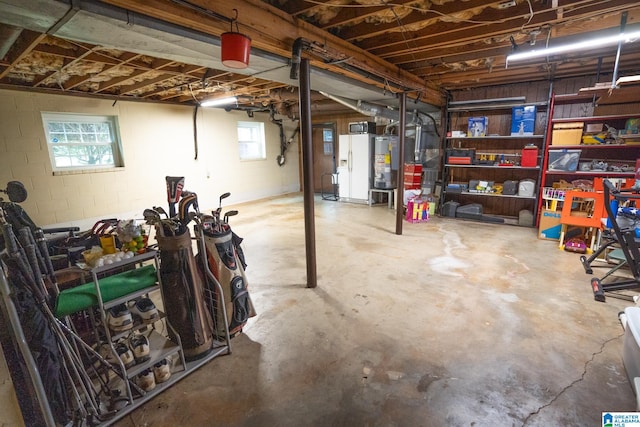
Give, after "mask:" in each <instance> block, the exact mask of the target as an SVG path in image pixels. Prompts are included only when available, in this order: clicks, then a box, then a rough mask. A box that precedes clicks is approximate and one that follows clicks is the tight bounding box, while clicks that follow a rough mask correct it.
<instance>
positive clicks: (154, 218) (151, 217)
mask: <svg viewBox="0 0 640 427" xmlns="http://www.w3.org/2000/svg"><path fill="white" fill-rule="evenodd" d="M142 216H143V217H144V220H145V221H146V222H147V224H151V225H153V224H156V223H158V222H160V220H161V218H160V214H159V213H158V212H157V211H155V210H154V209H145V210H144V212H142Z"/></svg>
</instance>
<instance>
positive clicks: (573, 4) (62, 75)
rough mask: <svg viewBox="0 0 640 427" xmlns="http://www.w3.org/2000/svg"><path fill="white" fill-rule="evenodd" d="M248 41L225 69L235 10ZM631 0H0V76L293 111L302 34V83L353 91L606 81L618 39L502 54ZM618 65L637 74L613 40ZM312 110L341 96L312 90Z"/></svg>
mask: <svg viewBox="0 0 640 427" xmlns="http://www.w3.org/2000/svg"><path fill="white" fill-rule="evenodd" d="M235 16H237V20H236V21H234V24H237V28H238V29H239V31H240V32H242V33H244V34H247V35H248V36H250V37H251V39H252V52H251V60H250V64H249V67H248V68H246V69H243V70H234V69H230V68H226V67H224V66H223V65H222V63H221V61H220V35H221V34H222V33H223V32H226V31H229V30H230V28H231V20H232V18H234V17H235ZM639 19H640V3H638V2H637V1H585V0H581V1H580V0H565V1H562V0H530V1H526V0H514V1H496V2H493V1H480V0H467V1H459V0H457V1H454V0H432V1H428V0H412V1H407V0H397V1H394V2H393V3H390V2H383V1H381V0H356V1H351V0H306V1H284V0H268V1H267V0H265V1H260V0H216V1H209V0H156V1H154V2H148V1H145V0H104V1H98V0H89V1H76V0H74V1H73V2H72V1H71V0H68V1H58V0H31V1H29V2H24V1H22V0H0V58H2V59H1V60H0V87H1V88H17V89H26V90H34V91H42V92H53V93H67V94H80V95H92V96H100V97H107V98H114V99H132V100H142V101H152V102H170V103H180V104H188V105H196V104H197V103H198V102H200V101H202V100H203V99H207V98H211V97H222V96H229V95H236V96H238V98H239V101H238V106H239V107H241V108H247V109H254V108H255V109H261V108H276V109H277V111H278V112H280V113H281V114H286V115H295V111H296V110H297V105H296V104H297V99H298V95H297V85H298V81H297V80H295V79H291V77H290V68H291V65H290V60H291V57H292V46H293V45H294V41H295V40H296V39H300V40H304V41H305V43H306V44H305V47H306V49H304V50H303V52H302V54H303V57H307V58H309V59H310V61H311V65H312V70H313V74H312V78H311V84H312V89H314V91H323V92H326V93H330V94H333V95H338V96H341V97H343V98H346V99H350V100H354V101H357V100H362V101H367V102H370V103H376V104H382V105H389V106H392V107H396V106H397V105H398V99H397V98H398V97H397V94H398V93H399V92H401V91H406V92H407V93H408V96H409V98H410V100H412V102H413V104H411V107H410V108H420V109H422V110H433V111H435V110H437V109H438V108H439V106H440V105H441V104H442V102H443V100H444V94H445V93H446V91H447V90H457V89H463V88H474V87H480V86H489V85H496V84H508V83H522V82H528V81H539V80H550V79H557V78H564V77H575V76H583V75H589V76H599V77H598V81H606V80H607V79H609V80H610V79H611V75H612V73H613V71H614V68H615V63H616V62H615V61H616V59H615V58H616V46H608V47H606V48H602V49H591V50H589V51H586V52H585V51H583V52H572V53H569V54H566V55H561V56H556V57H552V58H543V59H541V60H537V61H532V62H529V63H527V64H510V65H509V67H508V68H506V67H505V58H506V55H507V54H509V53H510V52H511V51H512V50H513V49H520V50H526V49H531V48H532V46H533V47H540V46H544V45H545V43H547V42H551V43H552V42H556V41H558V40H560V39H567V38H570V37H576V36H577V37H581V38H584V37H586V36H585V34H587V33H592V32H595V31H601V30H607V31H610V32H619V31H620V26H621V23H622V22H623V21H624V20H626V27H627V29H629V28H637V27H638V25H639V24H638V23H639ZM618 73H619V76H625V75H634V74H640V47H638V44H637V43H636V44H626V45H623V46H622V50H621V55H620V59H619V63H618ZM312 104H313V105H312V108H315V109H316V110H318V111H322V110H324V111H336V110H338V109H340V108H342V107H341V106H338V105H339V104H336V103H334V102H333V101H331V100H328V99H327V98H324V97H322V96H319V95H317V94H314V97H313V99H312Z"/></svg>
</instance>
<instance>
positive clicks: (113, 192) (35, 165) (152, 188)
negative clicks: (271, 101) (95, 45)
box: [0, 90, 300, 229]
mask: <svg viewBox="0 0 640 427" xmlns="http://www.w3.org/2000/svg"><path fill="white" fill-rule="evenodd" d="M113 104H114V103H113V101H110V100H99V99H92V98H84V97H72V96H63V95H46V94H36V93H31V92H21V91H8V90H0V188H4V186H5V185H6V183H7V182H8V181H11V180H18V181H21V182H22V183H24V184H25V186H26V187H27V190H28V192H29V197H28V199H27V201H26V202H24V203H22V206H23V207H24V208H25V210H26V211H27V213H28V214H29V216H31V218H32V219H33V220H34V222H35V223H36V224H38V225H40V226H43V227H45V226H54V225H56V226H63V225H77V226H79V227H80V228H81V229H87V228H89V227H91V225H93V223H94V222H95V221H97V220H98V219H101V218H120V219H126V218H142V211H143V210H144V209H145V208H150V207H152V206H162V207H164V208H165V209H168V207H167V196H166V185H165V176H166V175H173V176H184V177H185V189H188V190H191V191H194V192H196V193H197V194H198V198H199V204H200V207H201V208H202V209H206V210H210V209H211V208H214V207H216V206H217V203H218V196H219V195H220V194H221V193H223V192H226V191H230V192H231V197H230V198H229V199H227V200H226V203H227V204H232V203H239V202H245V201H250V200H256V199H260V198H265V197H270V196H276V195H280V194H285V193H290V192H296V191H299V190H300V183H299V161H298V147H299V143H298V141H297V140H296V141H295V142H294V143H292V144H291V146H290V147H289V151H288V152H287V162H286V164H285V165H284V166H283V167H279V166H278V164H277V162H276V157H277V156H278V155H279V154H280V131H279V128H278V127H277V126H276V125H275V124H273V123H271V122H270V121H269V115H268V114H264V113H255V117H254V118H253V119H251V118H249V117H248V116H247V114H246V113H244V112H233V111H232V112H226V111H224V110H223V109H219V108H209V109H202V108H201V109H199V110H198V117H197V121H198V145H199V150H198V159H197V160H195V159H194V156H195V151H194V137H193V111H194V109H193V107H185V106H171V105H163V104H149V103H141V102H123V101H118V102H117V103H115V105H113ZM41 112H69V113H82V114H101V115H116V116H117V117H118V121H119V126H120V136H121V140H122V148H123V152H124V161H125V167H124V168H123V170H119V171H106V172H92V173H73V174H63V175H55V176H54V174H53V172H52V168H51V162H50V160H49V151H48V149H47V145H46V139H45V133H44V128H43V126H42V118H41ZM239 120H242V121H251V120H255V121H262V122H264V123H265V132H266V139H267V147H266V148H267V159H266V160H260V161H246V162H241V161H240V160H239V157H238V148H237V133H236V122H237V121H239ZM284 124H285V126H286V135H287V136H288V135H291V132H292V130H293V128H294V126H295V125H296V124H297V123H293V122H291V121H286V120H285V122H284ZM5 199H6V197H5Z"/></svg>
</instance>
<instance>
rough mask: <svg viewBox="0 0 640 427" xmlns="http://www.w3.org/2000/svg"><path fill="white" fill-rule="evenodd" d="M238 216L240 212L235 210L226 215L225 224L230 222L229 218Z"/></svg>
mask: <svg viewBox="0 0 640 427" xmlns="http://www.w3.org/2000/svg"><path fill="white" fill-rule="evenodd" d="M236 215H238V211H237V210H235V209H234V210H232V211H229V212H226V213H225V214H224V222H225V224H226V223H228V222H229V217H230V216H236Z"/></svg>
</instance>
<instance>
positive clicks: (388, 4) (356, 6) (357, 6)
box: [305, 0, 533, 24]
mask: <svg viewBox="0 0 640 427" xmlns="http://www.w3.org/2000/svg"><path fill="white" fill-rule="evenodd" d="M305 2H306V3H312V4H315V5H318V6H329V7H335V8H345V9H349V8H354V9H365V8H371V7H380V6H385V7H390V8H395V7H397V8H403V9H410V10H413V11H416V12H420V13H423V14H427V13H432V14H434V15H438V16H441V17H443V18H448V19H450V20H452V21H455V22H466V23H469V24H502V23H504V22H507V21H510V20H511V19H513V18H514V17H513V16H510V17H508V18H504V19H498V20H492V21H476V20H473V19H464V18H460V17H458V16H455V15H451V14H448V13H444V12H440V11H438V10H433V9H424V8H421V7H417V6H411V5H407V4H399V3H391V2H384V1H383V2H382V3H383V4H382V5H377V4H330V3H324V2H322V1H318V0H305ZM527 2H530V0H527ZM529 5H530V6H531V3H529ZM530 10H531V11H533V9H532V8H531V7H530ZM531 18H533V16H531V17H530V20H531Z"/></svg>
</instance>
